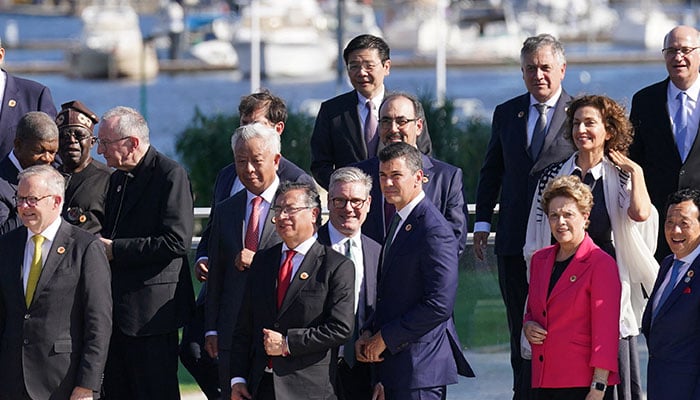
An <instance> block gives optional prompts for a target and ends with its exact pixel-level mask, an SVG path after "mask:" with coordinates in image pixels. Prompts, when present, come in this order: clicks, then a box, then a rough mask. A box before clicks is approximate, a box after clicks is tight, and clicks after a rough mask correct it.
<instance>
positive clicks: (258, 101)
mask: <svg viewBox="0 0 700 400" xmlns="http://www.w3.org/2000/svg"><path fill="white" fill-rule="evenodd" d="M263 108H264V109H265V118H267V119H268V120H269V121H270V122H272V123H273V124H276V123H279V122H287V106H286V105H285V104H284V100H282V99H281V98H279V97H277V96H275V95H274V94H272V93H270V91H269V90H267V89H263V90H261V91H260V92H258V93H253V94H249V95H247V96H243V97H241V102H240V104H238V114H239V115H240V116H241V117H243V116H244V115H250V114H252V113H254V112H255V111H257V110H260V109H263Z"/></svg>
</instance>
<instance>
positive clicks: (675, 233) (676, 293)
mask: <svg viewBox="0 0 700 400" xmlns="http://www.w3.org/2000/svg"><path fill="white" fill-rule="evenodd" d="M699 207H700V191H698V190H696V189H682V190H680V191H678V192H676V193H673V194H671V195H670V196H669V198H668V207H667V208H666V210H667V213H666V221H665V223H664V234H665V236H666V241H667V242H668V246H669V247H670V249H671V251H672V253H673V254H671V255H669V256H668V257H666V258H665V259H664V260H663V262H662V263H661V270H660V271H659V276H658V278H657V279H656V284H655V285H654V291H653V292H652V293H651V297H650V298H649V303H648V305H647V308H646V310H645V312H644V317H643V319H642V332H643V333H644V335H645V336H646V339H647V346H648V348H649V365H648V367H647V398H648V399H649V400H655V399H674V400H686V399H687V400H691V399H697V398H698V396H700V362H698V360H700V312H699V311H700V297H699V296H698V295H697V293H698V292H700V281H699V280H698V278H697V277H696V276H695V275H696V273H697V272H700V258H698V255H699V254H700V246H699V245H700V210H699Z"/></svg>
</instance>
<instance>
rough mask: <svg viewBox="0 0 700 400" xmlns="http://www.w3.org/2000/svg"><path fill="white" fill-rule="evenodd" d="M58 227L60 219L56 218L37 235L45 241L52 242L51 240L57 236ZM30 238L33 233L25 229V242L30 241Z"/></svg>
mask: <svg viewBox="0 0 700 400" xmlns="http://www.w3.org/2000/svg"><path fill="white" fill-rule="evenodd" d="M60 227H61V217H58V218H56V219H55V220H54V221H53V222H52V223H50V224H49V226H47V227H46V229H44V230H43V231H41V232H39V235H41V236H43V237H44V239H45V240H48V241H49V242H53V240H54V239H55V238H56V235H57V234H58V228H60ZM32 236H34V232H32V231H30V230H29V229H27V242H29V241H30V240H32Z"/></svg>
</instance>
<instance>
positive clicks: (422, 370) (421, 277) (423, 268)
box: [355, 143, 474, 400]
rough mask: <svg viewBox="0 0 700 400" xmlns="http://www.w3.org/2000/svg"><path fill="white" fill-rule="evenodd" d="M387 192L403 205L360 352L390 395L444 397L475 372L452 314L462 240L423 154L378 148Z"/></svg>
mask: <svg viewBox="0 0 700 400" xmlns="http://www.w3.org/2000/svg"><path fill="white" fill-rule="evenodd" d="M379 162H380V164H379V182H380V184H381V189H382V194H384V198H385V199H386V200H387V201H388V202H390V203H391V204H393V205H394V206H395V207H396V214H395V215H394V217H393V219H392V224H391V228H390V229H389V232H388V233H387V237H386V241H385V242H384V248H383V249H382V264H381V278H380V280H379V285H378V287H377V304H376V310H375V312H374V314H373V315H372V316H370V318H369V320H368V322H367V324H365V327H364V328H363V329H364V331H363V332H362V335H361V337H360V339H359V340H358V341H357V343H356V346H355V351H356V353H357V358H358V360H360V361H365V362H376V363H378V364H377V368H378V378H379V382H381V383H382V385H383V387H384V394H385V396H386V399H388V400H399V399H400V400H409V399H415V400H418V399H434V400H440V399H444V398H445V396H446V393H447V385H451V384H455V383H457V375H458V374H460V375H463V376H474V373H473V372H472V370H471V367H470V366H469V364H468V363H467V360H466V358H464V355H463V354H462V350H461V345H460V343H459V339H458V337H457V331H456V328H455V325H454V320H453V319H452V313H453V311H454V303H455V298H456V296H457V281H458V277H457V275H458V268H459V263H458V261H457V248H458V245H457V238H456V237H455V236H454V233H453V232H452V230H451V229H450V228H449V225H448V224H447V221H446V220H445V217H443V216H442V214H441V213H440V211H439V210H438V209H437V208H436V207H435V205H433V203H432V202H431V201H430V200H429V199H427V198H426V196H425V193H424V192H423V190H422V182H423V172H422V164H421V155H420V152H419V151H418V150H417V149H416V148H415V147H413V146H411V145H409V144H407V143H393V144H391V145H389V146H387V147H385V148H384V149H383V150H382V151H381V152H380V153H379Z"/></svg>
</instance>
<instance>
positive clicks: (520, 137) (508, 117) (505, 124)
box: [475, 90, 575, 255]
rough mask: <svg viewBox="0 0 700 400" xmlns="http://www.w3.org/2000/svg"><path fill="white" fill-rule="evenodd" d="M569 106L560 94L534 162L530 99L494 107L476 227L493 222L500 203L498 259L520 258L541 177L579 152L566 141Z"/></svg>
mask: <svg viewBox="0 0 700 400" xmlns="http://www.w3.org/2000/svg"><path fill="white" fill-rule="evenodd" d="M570 101H571V96H569V95H568V94H567V93H566V92H565V91H563V90H562V93H561V96H560V97H559V101H558V102H557V105H556V106H555V108H554V113H553V114H552V121H551V122H550V127H549V131H548V132H547V136H546V138H545V141H544V147H542V151H541V152H540V156H539V157H538V158H537V160H536V161H533V160H532V159H531V158H530V155H529V153H528V151H527V119H528V112H529V110H531V109H532V107H530V94H529V93H525V94H523V95H520V96H518V97H515V98H513V99H510V100H508V101H506V102H505V103H503V104H500V105H498V106H497V107H496V109H495V110H494V112H493V122H492V123H491V140H490V141H489V144H488V147H487V149H486V156H485V158H484V163H483V165H482V167H481V173H480V175H479V184H478V187H477V191H476V218H475V221H476V222H491V217H492V216H493V209H494V207H495V206H496V203H497V202H499V203H500V211H499V214H498V227H497V228H496V232H497V235H496V253H497V254H500V255H522V253H523V245H524V244H525V231H526V228H527V218H528V215H529V214H530V204H531V203H532V196H533V194H534V192H535V186H536V185H537V181H538V180H539V178H540V173H541V172H542V170H543V169H544V168H545V167H546V166H548V165H549V164H552V163H555V162H559V161H562V160H565V159H567V158H568V157H569V156H571V154H573V152H574V150H575V148H574V144H573V143H572V141H571V140H568V139H565V138H564V132H565V131H566V129H567V127H566V126H565V122H566V108H567V106H568V103H569V102H570Z"/></svg>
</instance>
